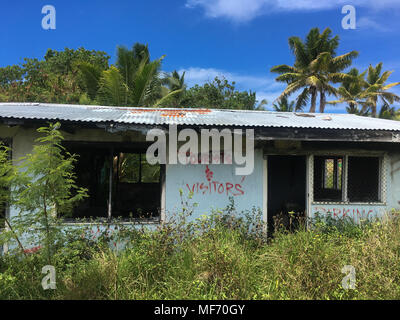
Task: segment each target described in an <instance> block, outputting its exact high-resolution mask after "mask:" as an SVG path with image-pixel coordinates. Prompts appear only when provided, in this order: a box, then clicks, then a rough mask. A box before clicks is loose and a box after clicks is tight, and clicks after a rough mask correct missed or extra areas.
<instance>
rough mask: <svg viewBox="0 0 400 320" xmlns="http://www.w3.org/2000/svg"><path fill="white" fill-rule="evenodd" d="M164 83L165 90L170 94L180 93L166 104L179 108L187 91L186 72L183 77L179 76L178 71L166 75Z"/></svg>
mask: <svg viewBox="0 0 400 320" xmlns="http://www.w3.org/2000/svg"><path fill="white" fill-rule="evenodd" d="M162 83H163V85H164V87H163V88H164V90H166V91H169V92H174V91H177V92H178V93H177V94H175V95H174V97H173V98H171V99H169V101H165V103H164V104H165V105H168V106H173V107H176V106H179V104H180V101H181V100H182V97H183V95H184V93H185V90H186V84H185V71H184V72H183V73H182V75H179V73H178V71H176V70H174V71H173V72H172V73H171V74H166V77H164V79H163V81H162Z"/></svg>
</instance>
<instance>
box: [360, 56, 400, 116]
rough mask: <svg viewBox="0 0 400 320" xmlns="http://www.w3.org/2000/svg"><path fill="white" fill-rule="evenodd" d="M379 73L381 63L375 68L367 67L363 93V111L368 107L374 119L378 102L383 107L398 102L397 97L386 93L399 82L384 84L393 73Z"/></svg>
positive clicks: (399, 98) (399, 99) (398, 98)
mask: <svg viewBox="0 0 400 320" xmlns="http://www.w3.org/2000/svg"><path fill="white" fill-rule="evenodd" d="M381 72H382V62H380V63H378V64H377V65H376V66H375V68H374V67H373V66H372V65H370V66H369V67H368V74H367V79H366V80H367V81H366V89H365V93H364V97H365V98H366V105H365V106H364V109H366V108H367V107H370V108H371V114H372V116H373V117H376V111H377V110H376V109H377V104H378V101H379V100H380V101H382V102H383V106H385V105H386V106H389V105H391V104H393V102H395V101H396V102H398V101H400V97H399V96H398V95H396V94H394V93H392V92H388V90H389V89H391V88H393V87H395V86H398V85H399V84H400V82H394V83H390V84H385V83H386V81H387V80H388V78H389V77H390V75H391V74H392V73H393V71H385V72H383V73H382V74H381Z"/></svg>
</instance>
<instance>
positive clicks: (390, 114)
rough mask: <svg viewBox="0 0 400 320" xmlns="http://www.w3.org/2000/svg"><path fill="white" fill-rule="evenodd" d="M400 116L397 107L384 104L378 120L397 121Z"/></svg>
mask: <svg viewBox="0 0 400 320" xmlns="http://www.w3.org/2000/svg"><path fill="white" fill-rule="evenodd" d="M398 115H399V112H398V110H396V108H395V107H391V106H390V105H388V104H386V103H385V104H384V105H383V106H382V107H381V109H380V110H379V114H378V118H382V119H395V118H396V117H397V116H398Z"/></svg>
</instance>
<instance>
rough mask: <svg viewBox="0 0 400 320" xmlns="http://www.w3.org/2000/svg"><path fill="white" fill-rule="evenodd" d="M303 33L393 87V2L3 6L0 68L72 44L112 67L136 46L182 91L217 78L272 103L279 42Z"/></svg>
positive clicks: (116, 0)
mask: <svg viewBox="0 0 400 320" xmlns="http://www.w3.org/2000/svg"><path fill="white" fill-rule="evenodd" d="M47 4H50V5H53V6H54V7H55V8H56V30H43V29H42V27H41V20H42V17H43V16H44V15H43V14H42V13H41V10H42V7H43V6H44V5H47ZM347 4H350V5H354V7H355V8H356V11H357V22H356V29H355V30H344V29H343V28H342V27H341V21H342V18H343V17H344V15H343V14H342V13H341V9H342V7H343V6H344V5H347ZM312 27H319V28H320V29H324V28H326V27H330V28H331V29H332V30H333V32H334V34H338V35H339V36H340V38H341V43H340V47H339V52H338V53H339V54H340V53H345V52H348V51H351V50H358V51H359V52H360V56H359V57H358V58H357V59H356V60H355V62H354V66H356V67H358V68H360V69H365V68H367V67H368V65H369V64H374V65H375V64H376V63H378V62H380V61H382V62H383V63H384V65H383V66H384V69H385V70H394V73H393V75H392V76H391V77H390V78H389V80H390V82H395V81H400V53H399V51H400V50H399V49H400V37H399V35H398V32H399V31H398V30H400V0H379V1H375V0H364V1H361V0H355V1H345V0H318V1H315V0H275V1H273V0H169V1H161V0H157V1H156V0H147V1H120V0H113V1H105V0H96V1H95V0H86V1H81V0H80V1H75V0H69V1H65V0H48V1H36V0H24V1H22V0H13V1H10V0H3V1H2V3H1V10H0V39H1V47H0V66H6V65H9V64H17V63H20V62H22V59H23V58H24V57H36V58H42V57H43V55H44V54H45V52H46V50H47V49H48V48H51V49H55V50H62V49H63V48H65V47H69V48H78V47H80V46H83V47H85V48H86V49H95V50H103V51H106V52H107V53H109V54H110V55H111V63H113V62H114V61H115V52H116V46H117V45H126V46H129V47H130V46H131V45H132V44H133V43H135V42H143V43H147V44H148V45H149V48H150V53H151V55H152V58H157V57H159V56H161V55H163V54H165V55H166V58H165V59H164V63H163V69H164V70H165V71H172V70H175V69H176V70H180V71H183V70H186V79H187V82H188V84H189V85H193V84H195V83H199V84H202V83H204V82H205V81H207V80H212V79H213V78H214V77H215V76H216V75H221V74H223V75H225V76H226V78H228V79H229V80H231V81H236V83H237V86H238V88H240V89H246V90H249V89H251V90H253V91H256V92H257V98H258V99H259V100H261V99H264V98H266V99H267V100H268V101H269V102H272V101H273V100H274V99H275V98H276V97H277V95H279V93H280V92H281V91H282V89H283V87H284V86H283V85H282V84H278V83H276V82H275V81H274V75H273V74H271V73H270V72H269V69H270V68H271V67H272V66H274V65H277V64H292V63H293V57H292V55H291V53H290V51H289V48H288V44H287V39H288V37H290V36H293V35H296V36H300V37H304V36H305V35H306V34H307V32H308V31H309V30H310V28H312ZM396 90H397V91H396V92H398V93H399V94H400V89H396ZM328 111H333V112H340V111H343V109H342V107H329V108H328Z"/></svg>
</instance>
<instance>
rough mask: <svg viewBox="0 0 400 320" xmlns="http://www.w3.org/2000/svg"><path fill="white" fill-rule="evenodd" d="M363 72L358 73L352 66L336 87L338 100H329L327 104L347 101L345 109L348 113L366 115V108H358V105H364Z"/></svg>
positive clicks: (364, 83)
mask: <svg viewBox="0 0 400 320" xmlns="http://www.w3.org/2000/svg"><path fill="white" fill-rule="evenodd" d="M365 74H366V71H365V72H363V73H359V71H358V69H356V68H353V69H351V70H350V71H349V72H348V73H347V77H346V78H345V79H344V80H343V82H342V85H341V86H340V87H339V88H338V89H337V95H338V96H339V97H340V99H339V100H334V101H329V102H327V103H328V104H334V105H335V104H338V103H347V104H348V106H347V107H346V110H347V112H348V113H352V114H358V115H366V114H368V110H366V109H365V108H363V109H364V110H360V109H359V108H358V107H359V106H361V107H364V106H365V105H366V102H365V86H366V82H365V79H364V77H365Z"/></svg>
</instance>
